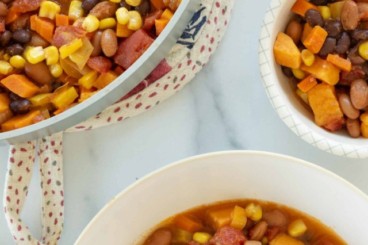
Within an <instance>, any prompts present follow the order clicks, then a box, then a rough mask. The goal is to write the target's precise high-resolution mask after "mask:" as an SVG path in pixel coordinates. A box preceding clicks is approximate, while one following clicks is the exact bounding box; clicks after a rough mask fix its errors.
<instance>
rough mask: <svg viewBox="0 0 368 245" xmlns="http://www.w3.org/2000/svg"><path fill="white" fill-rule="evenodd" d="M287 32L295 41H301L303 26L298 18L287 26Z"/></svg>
mask: <svg viewBox="0 0 368 245" xmlns="http://www.w3.org/2000/svg"><path fill="white" fill-rule="evenodd" d="M285 32H286V34H287V35H289V36H290V37H291V39H293V41H294V43H296V44H297V43H299V41H300V37H301V36H302V32H303V27H302V24H300V22H298V21H296V20H291V21H290V22H289V24H288V25H287V27H286V31H285Z"/></svg>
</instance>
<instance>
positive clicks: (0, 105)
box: [0, 93, 10, 112]
mask: <svg viewBox="0 0 368 245" xmlns="http://www.w3.org/2000/svg"><path fill="white" fill-rule="evenodd" d="M9 103H10V99H9V96H8V95H7V94H5V93H1V94H0V112H3V111H6V110H8V109H9Z"/></svg>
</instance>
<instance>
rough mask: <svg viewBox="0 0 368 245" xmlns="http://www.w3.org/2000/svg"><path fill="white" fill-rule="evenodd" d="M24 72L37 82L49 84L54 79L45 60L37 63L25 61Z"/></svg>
mask: <svg viewBox="0 0 368 245" xmlns="http://www.w3.org/2000/svg"><path fill="white" fill-rule="evenodd" d="M24 72H25V73H26V75H27V76H28V77H29V78H31V79H32V80H33V81H35V82H36V83H38V84H51V82H52V81H53V80H54V78H53V76H52V75H51V73H50V70H49V68H48V67H47V65H46V63H45V62H39V63H37V64H31V63H28V62H26V64H25V66H24Z"/></svg>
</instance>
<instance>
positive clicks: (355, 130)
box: [346, 118, 360, 138]
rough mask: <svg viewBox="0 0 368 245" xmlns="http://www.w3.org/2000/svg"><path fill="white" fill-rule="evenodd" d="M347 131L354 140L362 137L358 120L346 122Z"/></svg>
mask: <svg viewBox="0 0 368 245" xmlns="http://www.w3.org/2000/svg"><path fill="white" fill-rule="evenodd" d="M346 129H347V130H348V133H349V135H350V136H351V137H353V138H358V137H359V136H360V122H359V120H358V119H350V118H348V119H347V120H346Z"/></svg>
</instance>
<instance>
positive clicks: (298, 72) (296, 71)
mask: <svg viewBox="0 0 368 245" xmlns="http://www.w3.org/2000/svg"><path fill="white" fill-rule="evenodd" d="M291 71H292V72H293V75H294V77H296V78H297V79H299V80H302V79H303V78H305V73H304V71H302V70H300V69H292V70H291Z"/></svg>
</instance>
